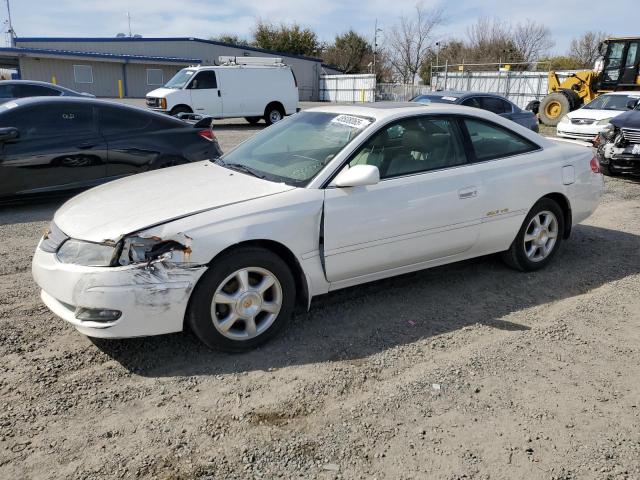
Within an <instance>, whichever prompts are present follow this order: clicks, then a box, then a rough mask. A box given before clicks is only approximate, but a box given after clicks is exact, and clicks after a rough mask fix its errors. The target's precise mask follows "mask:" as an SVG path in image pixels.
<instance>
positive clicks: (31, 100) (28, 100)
mask: <svg viewBox="0 0 640 480" xmlns="http://www.w3.org/2000/svg"><path fill="white" fill-rule="evenodd" d="M43 103H89V104H93V105H106V106H110V107H118V108H124V109H129V110H136V111H138V112H144V113H146V114H149V115H155V116H157V117H159V118H163V119H171V120H175V121H177V122H182V123H184V124H187V125H188V123H187V122H185V121H183V120H180V119H179V118H176V117H172V116H169V115H166V114H164V113H160V112H154V111H153V110H149V109H148V108H144V107H139V106H137V105H129V104H126V103H121V102H116V101H113V100H103V99H99V98H92V97H83V96H79V97H24V98H13V99H10V100H9V101H8V102H6V103H3V104H1V105H0V113H4V112H6V111H8V110H13V109H14V108H16V107H23V106H27V105H34V104H35V105H38V104H43ZM2 107H5V109H4V111H3V110H2ZM6 107H8V108H6Z"/></svg>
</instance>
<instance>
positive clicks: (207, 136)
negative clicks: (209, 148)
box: [198, 128, 216, 142]
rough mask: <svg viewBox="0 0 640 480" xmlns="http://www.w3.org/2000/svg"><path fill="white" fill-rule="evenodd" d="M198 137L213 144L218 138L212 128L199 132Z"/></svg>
mask: <svg viewBox="0 0 640 480" xmlns="http://www.w3.org/2000/svg"><path fill="white" fill-rule="evenodd" d="M198 135H200V136H201V137H202V138H205V139H207V140H209V141H210V142H213V141H214V140H215V139H216V136H215V135H214V134H213V130H211V129H210V128H205V129H204V130H198Z"/></svg>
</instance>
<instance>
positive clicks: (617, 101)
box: [582, 95, 640, 110]
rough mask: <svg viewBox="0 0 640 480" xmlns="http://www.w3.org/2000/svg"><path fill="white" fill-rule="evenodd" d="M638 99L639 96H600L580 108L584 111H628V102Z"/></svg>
mask: <svg viewBox="0 0 640 480" xmlns="http://www.w3.org/2000/svg"><path fill="white" fill-rule="evenodd" d="M638 99H640V95H600V96H599V97H598V98H596V99H595V100H593V101H592V102H590V103H588V104H586V105H585V106H584V107H582V108H584V109H586V110H628V107H627V104H628V103H629V101H630V100H638Z"/></svg>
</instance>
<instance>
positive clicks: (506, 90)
mask: <svg viewBox="0 0 640 480" xmlns="http://www.w3.org/2000/svg"><path fill="white" fill-rule="evenodd" d="M572 73H575V70H572V71H563V72H556V74H557V75H558V78H559V79H560V81H562V80H564V79H565V78H567V77H568V76H569V75H571V74H572ZM431 83H432V85H433V89H434V90H450V91H459V92H483V93H497V94H499V95H503V96H505V97H507V98H508V99H509V100H511V101H512V102H513V103H515V104H516V105H518V106H519V107H520V108H525V107H526V106H527V104H528V103H529V102H530V101H532V100H540V99H542V97H544V96H545V95H546V94H547V92H548V91H549V83H548V74H547V72H528V71H506V72H496V71H492V72H471V71H467V72H434V74H433V79H432V82H431Z"/></svg>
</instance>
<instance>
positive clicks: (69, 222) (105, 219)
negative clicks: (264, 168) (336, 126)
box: [54, 161, 295, 242]
mask: <svg viewBox="0 0 640 480" xmlns="http://www.w3.org/2000/svg"><path fill="white" fill-rule="evenodd" d="M293 188H295V187H291V186H289V185H286V184H284V183H275V182H269V181H267V180H262V179H259V178H256V177H252V176H250V175H246V174H243V173H240V172H236V171H233V170H229V169H227V168H224V167H221V166H219V165H216V164H214V163H211V162H209V161H204V162H197V163H190V164H186V165H180V166H177V167H170V168H163V169H161V170H155V171H152V172H147V173H142V174H138V175H133V176H131V177H127V178H123V179H120V180H116V181H114V182H111V183H107V184H105V185H101V186H99V187H96V188H92V189H91V190H88V191H86V192H84V193H81V194H80V195H78V196H76V197H74V198H72V199H71V200H69V201H68V202H66V203H65V204H64V205H63V206H62V207H60V209H59V210H58V211H57V212H56V214H55V217H54V221H55V223H56V225H57V226H58V228H59V229H60V230H62V231H63V232H64V233H65V234H67V235H68V236H70V237H72V238H77V239H80V240H88V241H91V242H104V241H114V242H115V241H118V240H119V239H120V238H121V237H122V236H124V235H126V234H129V233H132V232H136V231H139V230H143V229H145V228H147V227H151V226H154V225H159V224H162V223H166V222H168V221H171V220H175V219H177V218H182V217H186V216H189V215H193V214H195V213H200V212H203V211H206V210H212V209H214V208H220V207H224V206H225V205H232V204H236V203H240V202H245V201H248V200H252V199H256V198H260V197H265V196H269V195H275V194H278V193H281V192H285V191H287V190H291V189H293Z"/></svg>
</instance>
